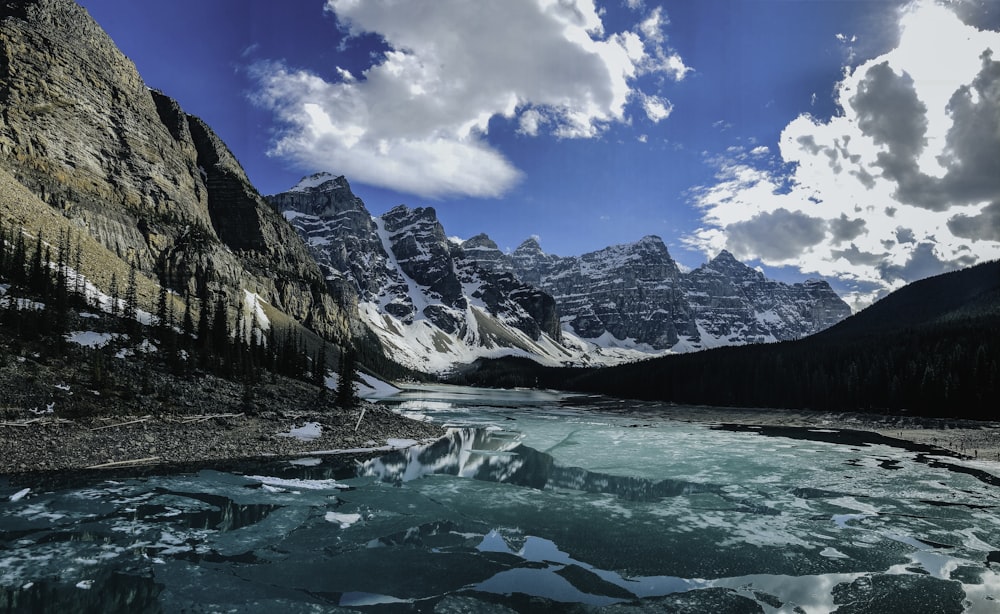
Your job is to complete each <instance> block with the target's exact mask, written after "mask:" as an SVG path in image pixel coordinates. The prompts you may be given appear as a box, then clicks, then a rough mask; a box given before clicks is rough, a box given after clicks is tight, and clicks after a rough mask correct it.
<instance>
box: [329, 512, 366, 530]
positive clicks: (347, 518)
mask: <svg viewBox="0 0 1000 614" xmlns="http://www.w3.org/2000/svg"><path fill="white" fill-rule="evenodd" d="M324 518H326V521H327V522H332V523H334V524H339V525H340V528H341V529H346V528H347V527H349V526H351V525H352V524H354V523H355V522H357V521H359V520H361V514H341V513H338V512H327V513H326V516H325V517H324Z"/></svg>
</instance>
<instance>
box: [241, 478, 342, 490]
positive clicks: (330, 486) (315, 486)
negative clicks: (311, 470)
mask: <svg viewBox="0 0 1000 614" xmlns="http://www.w3.org/2000/svg"><path fill="white" fill-rule="evenodd" d="M246 478H247V479H248V480H255V481H257V482H260V483H261V484H263V485H264V486H272V487H273V486H277V487H279V488H288V489H293V490H346V489H348V488H350V486H347V485H346V484H341V483H340V482H338V481H337V480H299V479H295V478H273V477H268V476H263V475H248V476H246Z"/></svg>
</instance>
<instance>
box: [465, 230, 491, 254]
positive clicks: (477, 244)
mask: <svg viewBox="0 0 1000 614" xmlns="http://www.w3.org/2000/svg"><path fill="white" fill-rule="evenodd" d="M462 247H463V248H464V249H477V248H487V249H495V250H499V249H500V247H499V246H498V245H497V244H496V241H494V240H493V239H491V238H490V236H489V235H488V234H486V233H485V232H483V233H479V234H477V235H476V236H474V237H472V238H470V239H466V240H465V241H463V242H462Z"/></svg>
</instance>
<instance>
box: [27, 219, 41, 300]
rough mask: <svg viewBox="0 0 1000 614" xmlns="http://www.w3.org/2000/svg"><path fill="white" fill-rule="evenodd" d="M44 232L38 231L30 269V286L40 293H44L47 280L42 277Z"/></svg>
mask: <svg viewBox="0 0 1000 614" xmlns="http://www.w3.org/2000/svg"><path fill="white" fill-rule="evenodd" d="M43 258H44V256H43V250H42V232H41V231H38V237H37V239H36V241H35V252H34V254H32V258H31V268H30V269H28V287H30V288H31V289H32V290H34V291H35V292H37V293H38V294H43V292H44V290H45V281H44V280H43V279H42V275H43V273H44V271H43V264H42V259H43Z"/></svg>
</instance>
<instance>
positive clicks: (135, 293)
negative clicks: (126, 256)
mask: <svg viewBox="0 0 1000 614" xmlns="http://www.w3.org/2000/svg"><path fill="white" fill-rule="evenodd" d="M138 314H139V289H138V284H137V283H136V271H135V260H132V261H131V262H130V263H129V269H128V283H127V284H126V286H125V307H124V310H123V311H122V317H123V318H125V326H126V328H127V329H128V332H129V334H130V335H132V336H136V335H137V334H138V333H139V326H138V320H137V319H136V317H137V316H138Z"/></svg>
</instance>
